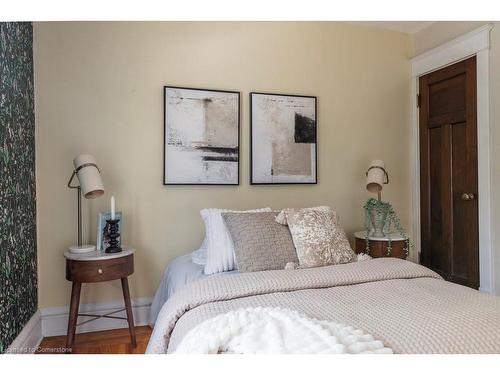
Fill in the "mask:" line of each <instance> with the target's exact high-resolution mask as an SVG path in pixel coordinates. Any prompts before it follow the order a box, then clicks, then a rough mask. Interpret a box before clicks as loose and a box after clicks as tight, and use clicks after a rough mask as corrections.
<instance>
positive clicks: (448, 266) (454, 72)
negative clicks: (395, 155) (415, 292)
mask: <svg viewBox="0 0 500 375" xmlns="http://www.w3.org/2000/svg"><path fill="white" fill-rule="evenodd" d="M419 83H420V85H419V86H420V87H419V88H420V99H421V100H420V102H421V106H420V176H421V177H420V178H421V180H420V193H421V194H420V195H421V197H420V198H421V232H422V249H421V251H422V253H421V261H422V264H424V265H426V266H428V267H430V268H432V269H433V270H435V271H436V272H438V273H439V274H440V275H441V276H443V277H444V278H445V279H446V280H449V281H453V282H457V283H460V284H463V285H467V286H470V287H473V288H476V289H477V288H478V287H479V240H478V238H479V234H478V233H479V230H478V229H479V228H478V208H477V120H476V106H477V103H476V59H475V57H473V58H470V59H467V60H464V61H461V62H459V63H457V64H454V65H451V66H448V67H446V68H443V69H440V70H438V71H435V72H433V73H430V74H427V75H425V76H422V77H420V82H419Z"/></svg>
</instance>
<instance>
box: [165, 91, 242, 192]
mask: <svg viewBox="0 0 500 375" xmlns="http://www.w3.org/2000/svg"><path fill="white" fill-rule="evenodd" d="M168 89H180V90H194V91H206V92H218V93H227V94H236V95H237V96H238V108H237V110H238V124H237V142H238V148H237V153H236V155H237V158H238V160H237V178H236V179H237V181H236V182H235V183H179V182H167V173H166V166H167V165H166V153H167V90H168ZM240 128H241V94H240V92H239V91H231V90H219V89H210V88H208V89H207V88H195V87H184V86H172V85H164V86H163V181H162V184H163V185H164V186H238V185H239V184H240V159H241V129H240Z"/></svg>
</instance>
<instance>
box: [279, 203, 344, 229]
mask: <svg viewBox="0 0 500 375" xmlns="http://www.w3.org/2000/svg"><path fill="white" fill-rule="evenodd" d="M307 209H308V210H317V211H332V212H333V214H334V216H335V217H334V220H335V223H337V214H336V213H335V211H333V210H332V208H331V207H330V206H318V207H308V208H307ZM293 210H296V209H295V208H285V209H283V210H281V212H280V213H279V214H278V216H276V222H278V223H280V224H282V225H288V223H287V221H286V214H287V213H290V212H291V211H293Z"/></svg>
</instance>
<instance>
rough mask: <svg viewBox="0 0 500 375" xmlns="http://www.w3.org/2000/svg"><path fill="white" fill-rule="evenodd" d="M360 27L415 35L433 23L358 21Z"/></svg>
mask: <svg viewBox="0 0 500 375" xmlns="http://www.w3.org/2000/svg"><path fill="white" fill-rule="evenodd" d="M353 23H356V24H358V25H363V26H372V27H379V28H382V29H387V30H393V31H399V32H401V33H407V34H415V33H416V32H419V31H420V30H422V29H425V28H426V27H427V26H429V25H431V24H433V23H434V22H433V21H356V22H353Z"/></svg>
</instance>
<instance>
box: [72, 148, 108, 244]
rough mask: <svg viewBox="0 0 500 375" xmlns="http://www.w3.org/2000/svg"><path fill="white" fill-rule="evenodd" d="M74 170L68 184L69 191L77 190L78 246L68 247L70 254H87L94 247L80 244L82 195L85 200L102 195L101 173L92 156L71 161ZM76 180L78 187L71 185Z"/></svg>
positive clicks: (83, 156)
mask: <svg viewBox="0 0 500 375" xmlns="http://www.w3.org/2000/svg"><path fill="white" fill-rule="evenodd" d="M73 165H74V167H75V168H74V170H73V174H72V175H71V178H70V179H69V182H68V187H69V188H70V189H77V193H78V245H73V246H70V247H69V251H70V252H72V253H87V252H90V251H94V250H95V246H94V245H83V244H82V194H83V196H84V197H85V198H87V199H94V198H98V197H100V196H101V195H103V194H104V186H103V185H102V180H101V173H100V171H99V168H98V167H97V164H96V161H95V159H94V157H93V156H92V155H79V156H77V157H76V158H74V159H73ZM75 176H76V177H77V178H78V181H79V184H78V186H75V185H71V182H72V181H73V179H74V178H75Z"/></svg>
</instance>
